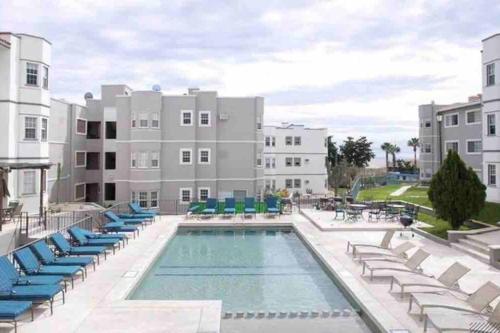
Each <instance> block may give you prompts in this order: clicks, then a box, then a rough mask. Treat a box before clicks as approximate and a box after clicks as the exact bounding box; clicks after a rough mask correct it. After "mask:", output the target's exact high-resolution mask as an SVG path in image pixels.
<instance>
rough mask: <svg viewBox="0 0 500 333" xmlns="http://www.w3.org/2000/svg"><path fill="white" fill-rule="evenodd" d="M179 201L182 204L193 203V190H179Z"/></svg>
mask: <svg viewBox="0 0 500 333" xmlns="http://www.w3.org/2000/svg"><path fill="white" fill-rule="evenodd" d="M179 199H180V200H181V202H184V203H188V202H191V189H190V188H181V189H180V190H179Z"/></svg>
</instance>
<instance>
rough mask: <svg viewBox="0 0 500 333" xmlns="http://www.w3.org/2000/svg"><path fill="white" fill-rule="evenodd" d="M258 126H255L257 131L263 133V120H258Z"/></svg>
mask: <svg viewBox="0 0 500 333" xmlns="http://www.w3.org/2000/svg"><path fill="white" fill-rule="evenodd" d="M256 120H257V121H256V124H255V127H256V128H257V131H261V130H262V118H261V117H257V119H256Z"/></svg>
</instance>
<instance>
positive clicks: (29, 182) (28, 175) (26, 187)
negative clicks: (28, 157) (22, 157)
mask: <svg viewBox="0 0 500 333" xmlns="http://www.w3.org/2000/svg"><path fill="white" fill-rule="evenodd" d="M35 193H36V172H35V170H29V171H24V173H23V194H35Z"/></svg>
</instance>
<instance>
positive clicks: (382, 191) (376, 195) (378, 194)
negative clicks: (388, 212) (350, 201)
mask: <svg viewBox="0 0 500 333" xmlns="http://www.w3.org/2000/svg"><path fill="white" fill-rule="evenodd" d="M400 187H401V185H386V186H380V187H373V188H369V189H366V190H362V191H360V192H359V193H358V197H357V198H356V200H359V201H371V200H386V199H392V198H396V197H391V196H389V194H391V193H392V192H394V191H396V190H397V189H399V188H400Z"/></svg>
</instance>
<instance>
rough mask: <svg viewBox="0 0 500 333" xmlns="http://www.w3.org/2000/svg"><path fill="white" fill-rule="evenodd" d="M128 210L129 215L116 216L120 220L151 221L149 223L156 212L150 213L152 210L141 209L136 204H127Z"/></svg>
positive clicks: (118, 214)
mask: <svg viewBox="0 0 500 333" xmlns="http://www.w3.org/2000/svg"><path fill="white" fill-rule="evenodd" d="M128 206H129V208H130V212H129V213H117V214H116V216H118V217H119V218H121V219H137V220H141V219H142V220H144V222H146V221H151V223H152V222H153V221H154V219H155V217H156V214H157V212H156V211H152V210H144V209H142V208H141V207H140V206H139V204H137V203H133V202H132V203H129V204H128Z"/></svg>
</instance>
